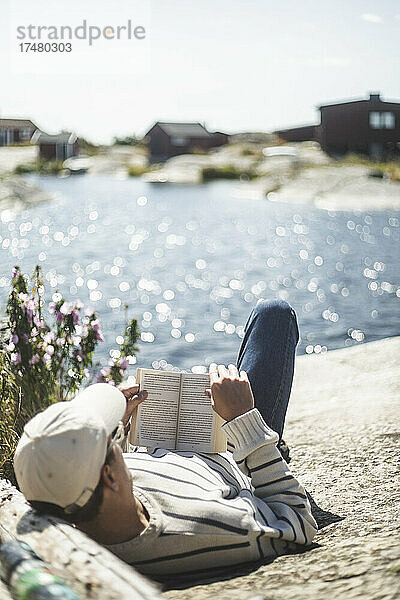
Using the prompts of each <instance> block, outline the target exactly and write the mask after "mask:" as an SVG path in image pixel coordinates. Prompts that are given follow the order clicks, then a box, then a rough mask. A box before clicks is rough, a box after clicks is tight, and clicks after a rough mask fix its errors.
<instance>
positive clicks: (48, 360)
mask: <svg viewBox="0 0 400 600" xmlns="http://www.w3.org/2000/svg"><path fill="white" fill-rule="evenodd" d="M43 362H44V364H45V365H48V364H50V363H51V356H50V354H47V353H46V354H44V356H43Z"/></svg>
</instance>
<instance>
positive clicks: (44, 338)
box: [43, 331, 55, 344]
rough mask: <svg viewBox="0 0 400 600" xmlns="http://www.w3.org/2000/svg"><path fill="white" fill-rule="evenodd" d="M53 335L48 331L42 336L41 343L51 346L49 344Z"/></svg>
mask: <svg viewBox="0 0 400 600" xmlns="http://www.w3.org/2000/svg"><path fill="white" fill-rule="evenodd" d="M54 337H55V336H54V333H53V332H52V331H48V332H47V333H46V334H45V335H44V336H43V341H44V342H46V344H51V342H52V341H53V340H54Z"/></svg>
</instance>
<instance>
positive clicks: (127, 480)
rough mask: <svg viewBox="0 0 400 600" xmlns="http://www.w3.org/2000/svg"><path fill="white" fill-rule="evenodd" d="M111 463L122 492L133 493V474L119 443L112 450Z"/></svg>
mask: <svg viewBox="0 0 400 600" xmlns="http://www.w3.org/2000/svg"><path fill="white" fill-rule="evenodd" d="M109 464H110V466H111V468H112V470H113V472H114V474H115V478H116V479H117V481H118V483H119V485H120V487H121V490H122V493H123V494H124V495H125V494H126V495H127V496H128V495H129V496H131V495H132V474H131V472H130V471H129V469H128V467H127V466H126V463H125V461H124V457H123V455H122V450H121V448H120V446H118V445H117V444H113V446H112V449H111V451H110V459H109Z"/></svg>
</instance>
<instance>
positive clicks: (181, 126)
mask: <svg viewBox="0 0 400 600" xmlns="http://www.w3.org/2000/svg"><path fill="white" fill-rule="evenodd" d="M155 125H158V126H159V127H161V129H162V130H163V131H165V133H167V134H168V135H171V136H173V137H196V138H201V137H203V138H209V137H210V136H211V133H209V132H208V131H207V129H206V128H205V127H203V125H201V124H200V123H163V122H161V121H158V122H157V123H156V124H155ZM152 129H153V128H152ZM150 131H151V130H150Z"/></svg>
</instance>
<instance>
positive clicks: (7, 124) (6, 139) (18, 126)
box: [0, 119, 37, 146]
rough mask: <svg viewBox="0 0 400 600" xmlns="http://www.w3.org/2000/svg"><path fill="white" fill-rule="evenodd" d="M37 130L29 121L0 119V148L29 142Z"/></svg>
mask: <svg viewBox="0 0 400 600" xmlns="http://www.w3.org/2000/svg"><path fill="white" fill-rule="evenodd" d="M36 130H37V127H36V125H34V123H32V121H30V120H29V119H0V146H9V145H10V144H19V143H21V142H29V140H30V139H31V137H32V135H33V134H34V132H35V131H36Z"/></svg>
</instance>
